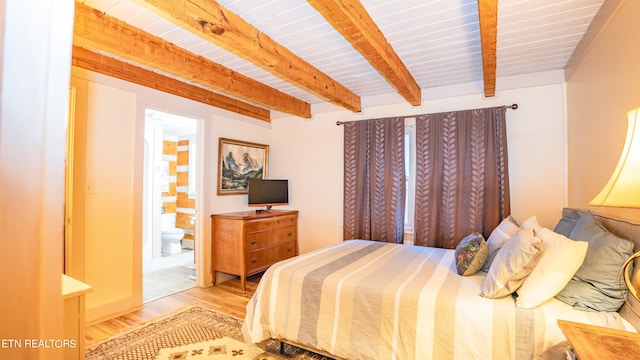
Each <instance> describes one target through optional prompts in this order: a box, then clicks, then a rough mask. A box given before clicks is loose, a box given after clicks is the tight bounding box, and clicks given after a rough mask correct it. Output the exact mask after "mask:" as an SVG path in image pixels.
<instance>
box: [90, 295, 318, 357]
mask: <svg viewBox="0 0 640 360" xmlns="http://www.w3.org/2000/svg"><path fill="white" fill-rule="evenodd" d="M241 329H242V320H241V319H236V318H234V317H231V316H229V315H225V314H222V313H220V312H217V311H215V310H211V309H208V308H205V307H202V306H192V307H188V308H186V309H183V310H180V311H178V312H176V313H174V314H171V315H168V316H166V317H163V318H160V319H157V320H152V321H150V322H148V323H146V324H144V325H142V326H140V327H136V328H134V329H132V330H130V331H128V332H125V333H123V334H120V335H118V336H115V337H113V338H111V339H108V340H105V341H102V342H99V343H96V344H93V345H90V346H89V347H87V349H86V351H85V355H86V359H87V360H98V359H100V360H107V359H108V360H112V359H113V360H156V359H157V360H160V359H161V358H160V357H159V356H162V360H165V359H167V360H169V359H172V360H178V359H187V360H190V359H194V360H195V359H224V358H225V357H223V355H224V356H227V355H228V354H231V355H232V358H233V359H238V360H240V359H251V358H252V357H250V356H247V355H246V353H245V352H246V346H247V345H246V344H244V342H243V339H242V330H241ZM222 346H223V347H224V348H223V347H222ZM243 346H244V347H243ZM266 348H267V353H266V354H263V355H261V356H260V357H258V358H256V359H295V360H312V359H318V360H319V359H327V358H325V357H323V356H321V355H318V354H315V353H312V352H309V351H305V350H303V349H299V348H297V347H293V346H289V345H287V346H286V350H285V354H280V342H278V341H275V340H270V341H267V343H266ZM185 350H186V353H185ZM171 356H173V357H171Z"/></svg>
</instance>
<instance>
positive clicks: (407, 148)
mask: <svg viewBox="0 0 640 360" xmlns="http://www.w3.org/2000/svg"><path fill="white" fill-rule="evenodd" d="M404 124H405V125H404V162H405V190H406V200H405V211H404V232H405V237H410V238H411V240H412V239H413V228H414V226H413V221H414V213H415V198H416V197H415V189H416V182H415V168H416V157H415V154H416V118H413V117H412V118H406V119H405V123H404ZM407 233H410V234H411V236H408V234H407Z"/></svg>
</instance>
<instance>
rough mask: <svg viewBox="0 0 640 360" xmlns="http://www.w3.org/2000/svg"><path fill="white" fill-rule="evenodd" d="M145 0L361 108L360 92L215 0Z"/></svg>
mask: <svg viewBox="0 0 640 360" xmlns="http://www.w3.org/2000/svg"><path fill="white" fill-rule="evenodd" d="M145 1H146V2H147V3H149V4H151V5H152V6H153V7H155V8H156V9H157V10H159V11H161V12H162V13H164V14H166V15H168V17H170V18H173V20H174V22H175V23H176V24H178V25H180V26H183V28H185V29H187V30H189V31H191V32H192V33H193V34H195V35H197V36H199V37H201V38H203V39H205V40H207V41H210V42H211V43H213V44H215V45H217V46H219V47H221V48H223V49H225V50H227V51H229V52H231V53H233V54H236V55H238V56H239V57H241V58H243V59H245V60H247V61H249V62H252V63H253V64H254V65H256V66H259V67H261V68H262V69H264V70H266V71H268V72H270V73H272V74H274V75H276V76H278V77H280V78H281V79H283V80H285V81H287V82H289V83H291V84H293V85H295V86H298V87H300V88H302V89H305V90H306V91H308V92H310V93H313V94H315V95H317V96H318V97H320V98H323V99H325V100H327V101H329V102H331V103H333V104H335V105H338V106H341V107H344V108H346V109H348V110H351V111H355V112H359V111H360V110H361V108H360V97H359V96H358V95H356V94H355V93H353V92H352V91H351V90H349V89H347V88H346V87H344V86H342V85H341V84H340V83H339V82H337V81H336V80H334V79H332V78H331V77H329V76H328V75H326V74H325V73H323V72H322V71H320V70H318V69H317V68H315V67H314V66H312V65H311V64H309V63H307V62H306V61H304V60H303V59H302V58H301V57H299V56H297V55H296V54H294V53H293V52H291V51H290V50H289V49H287V48H285V47H284V46H282V45H280V44H279V43H277V42H275V41H274V40H273V39H271V38H270V37H269V36H268V35H266V34H264V33H262V32H260V30H258V29H256V28H255V27H253V26H252V25H251V24H249V23H248V22H246V21H245V20H243V19H242V18H240V17H239V16H238V15H236V14H235V13H233V12H231V11H229V10H228V9H226V8H224V7H223V6H222V5H220V4H218V3H217V2H216V1H213V0H145ZM152 10H153V9H152ZM185 25H186V26H185Z"/></svg>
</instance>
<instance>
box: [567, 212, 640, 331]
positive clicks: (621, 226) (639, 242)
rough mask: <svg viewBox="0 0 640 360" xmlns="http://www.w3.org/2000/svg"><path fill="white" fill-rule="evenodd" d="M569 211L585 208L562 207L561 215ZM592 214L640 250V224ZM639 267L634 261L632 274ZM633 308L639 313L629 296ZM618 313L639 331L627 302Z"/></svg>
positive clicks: (637, 320)
mask: <svg viewBox="0 0 640 360" xmlns="http://www.w3.org/2000/svg"><path fill="white" fill-rule="evenodd" d="M570 211H577V212H579V213H583V212H585V210H580V209H571V208H564V209H563V210H562V215H563V216H564V215H566V214H567V213H568V212H570ZM592 213H593V215H594V216H595V217H596V218H597V219H598V220H600V221H601V222H602V224H603V225H604V226H605V227H606V228H607V230H609V231H611V232H612V233H614V234H616V235H617V236H619V237H622V238H624V239H627V240H629V241H631V242H633V244H634V250H633V251H634V252H636V251H640V224H634V223H632V222H630V221H627V220H622V219H616V218H614V217H610V216H604V215H598V214H597V213H594V212H593V211H592ZM639 269H640V262H638V261H636V262H635V263H634V275H635V274H636V273H637V272H638V270H639ZM628 302H629V303H630V304H631V306H633V309H634V310H635V311H636V312H637V313H639V314H640V303H639V302H638V301H637V300H636V299H635V298H633V296H630V299H629V301H628ZM620 313H621V314H622V316H623V317H624V318H625V319H627V320H628V321H629V322H630V323H631V324H633V326H634V327H635V328H636V329H638V331H640V317H638V316H637V315H636V314H635V313H634V312H633V311H632V310H631V309H630V308H629V305H628V304H625V305H624V306H623V307H622V309H620Z"/></svg>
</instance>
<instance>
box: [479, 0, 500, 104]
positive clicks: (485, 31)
mask: <svg viewBox="0 0 640 360" xmlns="http://www.w3.org/2000/svg"><path fill="white" fill-rule="evenodd" d="M478 17H479V19H480V42H481V44H482V73H483V79H484V96H485V97H493V96H495V95H496V41H497V35H498V0H478Z"/></svg>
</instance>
